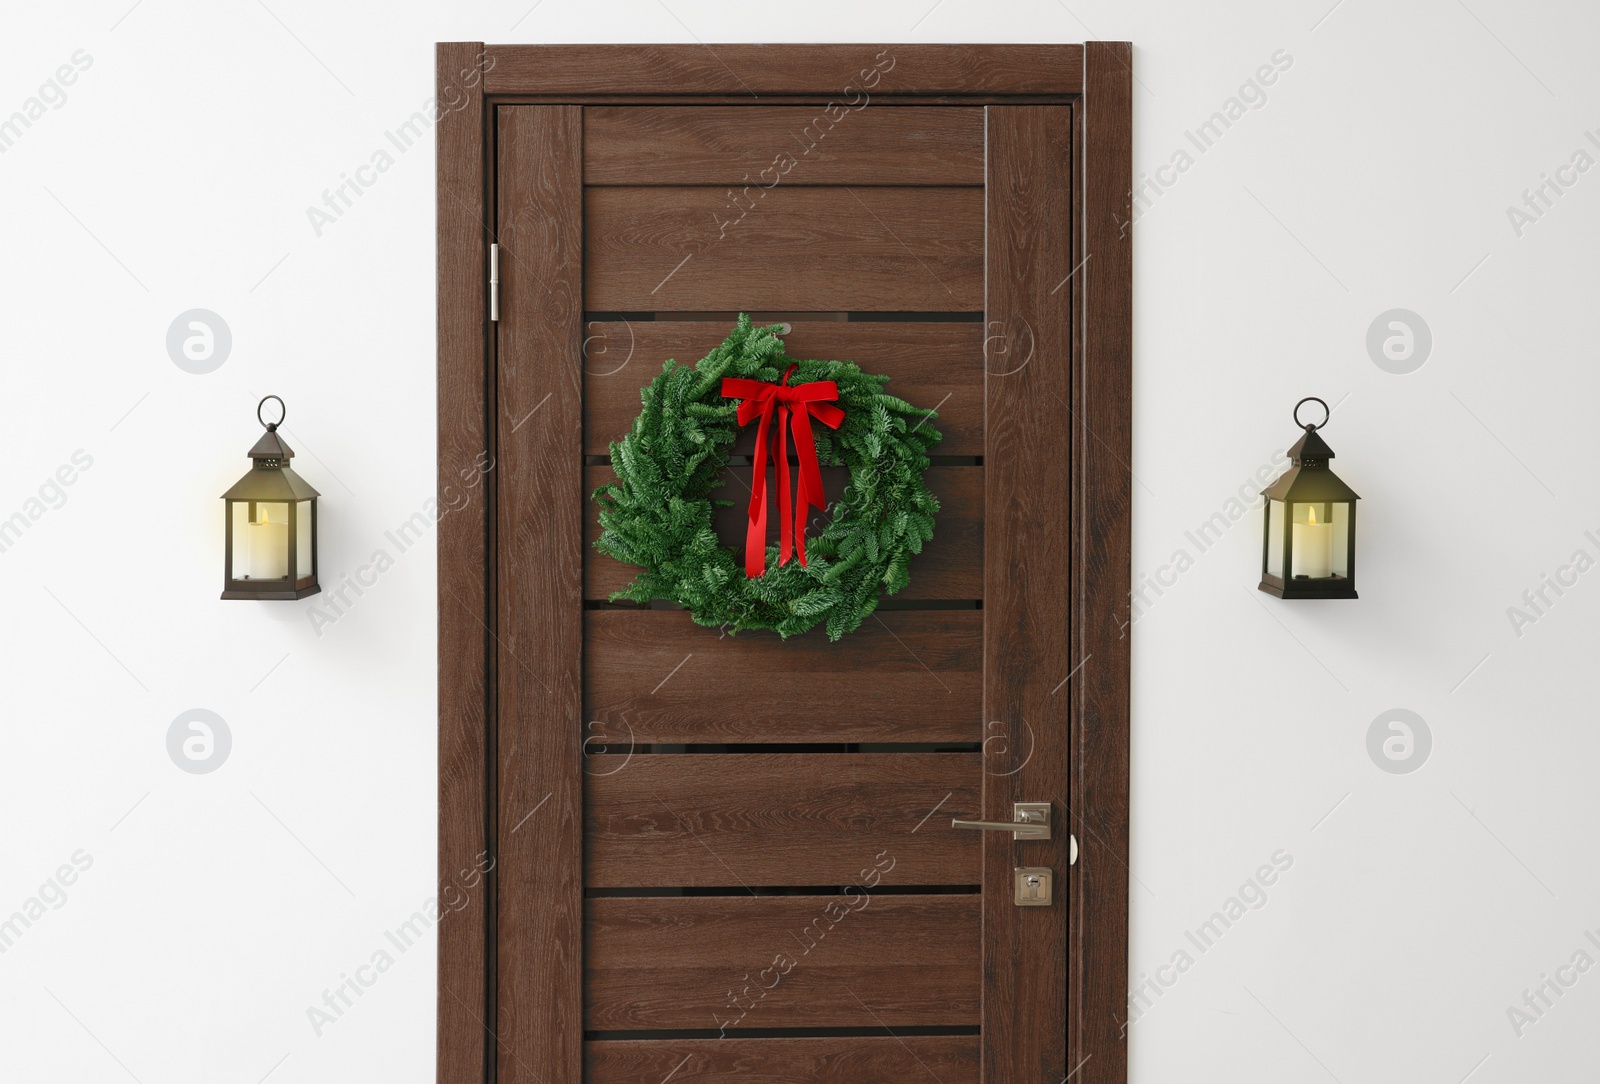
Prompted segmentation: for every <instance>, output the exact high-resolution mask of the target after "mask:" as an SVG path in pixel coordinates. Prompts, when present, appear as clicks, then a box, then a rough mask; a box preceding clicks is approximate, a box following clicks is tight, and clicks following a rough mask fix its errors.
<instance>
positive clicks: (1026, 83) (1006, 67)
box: [486, 44, 1083, 106]
mask: <svg viewBox="0 0 1600 1084" xmlns="http://www.w3.org/2000/svg"><path fill="white" fill-rule="evenodd" d="M486 71H487V76H486V86H487V88H488V92H489V93H490V94H563V95H578V94H604V95H618V94H664V95H695V94H728V95H741V96H744V97H748V98H749V99H750V101H751V103H752V104H754V103H755V101H756V97H757V96H758V95H768V94H831V95H836V96H837V100H838V101H839V102H840V103H841V104H843V105H845V106H854V105H857V104H859V103H860V102H861V101H863V100H867V99H870V98H871V97H874V96H882V95H891V94H955V95H960V94H985V93H989V94H1076V93H1078V92H1079V90H1080V89H1082V85H1083V46H1081V45H722V44H719V45H717V46H716V47H715V48H714V49H713V48H709V47H707V46H704V45H491V46H489V49H488V58H487V60H486ZM874 73H876V78H874Z"/></svg>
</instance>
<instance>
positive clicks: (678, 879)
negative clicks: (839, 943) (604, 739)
mask: <svg viewBox="0 0 1600 1084" xmlns="http://www.w3.org/2000/svg"><path fill="white" fill-rule="evenodd" d="M979 759H980V758H979V755H978V754H977V753H862V754H848V753H739V754H711V755H697V754H671V755H660V754H635V755H633V756H631V757H628V756H625V755H622V754H614V753H608V754H606V755H604V756H596V757H590V758H589V762H588V764H587V766H586V768H585V770H586V771H587V772H588V779H587V787H586V791H587V793H586V797H585V817H584V857H585V863H586V866H585V868H586V870H587V873H586V876H585V883H586V884H587V885H588V886H589V887H590V888H623V887H649V886H662V885H694V886H710V885H721V886H730V887H739V886H742V885H847V884H852V883H854V882H855V881H856V879H857V877H858V876H859V875H860V869H861V862H860V856H861V854H862V853H864V852H865V853H872V854H877V853H878V852H880V851H888V852H889V853H890V854H892V855H893V856H894V866H893V868H892V870H890V871H888V872H886V873H885V874H884V876H883V883H885V884H893V885H917V884H923V885H966V884H977V883H978V875H979V872H980V871H979V840H978V838H977V835H976V834H975V833H972V832H956V831H952V830H951V829H950V825H949V821H948V818H950V817H972V816H976V815H977V811H978V808H979V802H980V794H979V792H980V789H981V786H982V783H981V781H982V770H981V768H980V766H979V763H978V762H979ZM934 809H938V811H939V812H938V814H937V815H935V816H932V817H930V816H929V814H930V811H932V810H934Z"/></svg>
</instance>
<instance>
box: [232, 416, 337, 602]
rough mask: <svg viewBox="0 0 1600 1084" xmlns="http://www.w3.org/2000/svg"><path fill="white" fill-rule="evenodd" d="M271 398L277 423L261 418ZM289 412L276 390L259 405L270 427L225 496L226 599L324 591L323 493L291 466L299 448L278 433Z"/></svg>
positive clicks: (296, 595) (287, 596)
mask: <svg viewBox="0 0 1600 1084" xmlns="http://www.w3.org/2000/svg"><path fill="white" fill-rule="evenodd" d="M271 399H275V400H277V403H278V409H279V411H280V413H279V415H278V420H277V421H275V422H269V421H267V420H266V419H264V418H262V417H261V408H262V407H264V406H266V405H267V401H268V400H271ZM287 415H288V409H287V408H286V407H284V405H283V400H282V399H278V397H277V396H276V395H269V396H267V398H266V399H263V400H261V402H259V403H257V404H256V420H257V421H259V422H260V423H261V424H262V425H263V426H265V427H266V430H267V431H266V432H265V433H263V434H262V435H261V439H260V440H258V441H256V446H255V447H254V448H251V449H250V458H251V460H252V461H253V465H252V466H251V468H250V471H249V473H248V474H246V475H245V476H244V477H243V478H241V479H239V480H238V481H237V482H235V483H234V485H233V488H232V489H230V490H228V492H226V493H224V494H223V495H222V500H223V502H224V507H225V508H226V509H227V514H226V520H225V523H226V530H227V541H226V543H225V544H224V547H223V573H222V597H223V598H253V599H263V600H270V599H297V598H305V597H306V596H307V595H314V594H316V593H317V592H318V591H321V590H322V588H321V587H320V586H319V585H318V584H317V497H318V496H319V494H318V493H317V491H316V490H315V489H312V488H311V487H310V486H309V485H307V484H306V480H305V479H304V478H302V477H300V476H299V475H298V474H296V473H295V472H294V471H293V470H291V469H290V468H289V460H291V459H293V458H294V449H293V448H291V447H289V445H287V444H285V443H284V440H283V438H282V437H281V436H279V435H278V426H280V425H282V424H283V419H284V418H285V417H286V416H287Z"/></svg>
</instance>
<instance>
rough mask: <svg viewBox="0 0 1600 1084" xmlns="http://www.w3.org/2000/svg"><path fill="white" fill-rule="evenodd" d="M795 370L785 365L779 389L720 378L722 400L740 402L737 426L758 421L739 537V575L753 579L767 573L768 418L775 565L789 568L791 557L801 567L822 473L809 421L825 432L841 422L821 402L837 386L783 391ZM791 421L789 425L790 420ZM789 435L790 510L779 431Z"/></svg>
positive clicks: (834, 394) (825, 383)
mask: <svg viewBox="0 0 1600 1084" xmlns="http://www.w3.org/2000/svg"><path fill="white" fill-rule="evenodd" d="M797 368H798V366H796V365H791V366H789V368H788V369H787V370H786V371H785V372H784V374H783V383H782V384H763V383H762V382H761V381H759V380H741V379H737V378H735V377H724V378H723V381H722V394H723V395H724V396H726V397H727V398H729V399H741V400H743V402H741V403H740V404H739V424H740V425H749V424H750V421H751V419H753V418H757V417H759V418H760V419H761V425H760V427H759V428H757V430H756V454H755V462H754V465H753V472H754V477H753V479H752V481H753V483H754V484H752V485H751V487H750V526H749V528H748V530H747V531H746V532H745V541H744V574H745V575H746V576H748V577H750V578H751V579H755V578H756V577H757V576H760V575H761V574H762V573H763V572H765V571H766V570H767V432H768V429H769V428H770V423H771V421H772V415H773V412H774V411H776V412H777V414H778V447H777V453H776V454H777V459H778V486H779V489H780V491H781V492H780V493H779V495H778V513H779V530H778V564H779V565H785V564H788V563H789V558H790V557H791V556H795V557H799V558H800V566H801V567H802V568H804V567H805V563H806V536H805V531H806V516H807V515H808V514H809V510H810V509H812V508H821V507H823V500H822V469H821V467H820V466H819V465H818V464H817V445H816V440H815V438H813V437H812V435H811V418H812V417H813V416H815V417H816V419H817V421H819V422H821V423H822V424H823V425H826V426H827V427H828V428H829V429H837V428H839V423H841V422H843V421H844V411H842V410H840V409H839V408H838V407H836V406H832V405H830V404H829V403H827V402H823V401H822V400H829V399H833V400H836V399H838V398H839V385H837V384H835V383H834V382H833V381H831V380H819V381H817V382H816V383H813V384H800V385H798V386H796V387H792V388H791V387H789V374H790V373H793V372H794V371H795V369H797ZM791 414H792V415H793V416H794V421H793V422H792V423H791V422H790V421H789V417H790V415H791ZM785 426H790V427H791V428H792V430H793V432H794V449H795V454H796V455H798V456H799V458H800V484H799V486H798V487H797V489H796V490H795V498H794V508H793V510H792V511H791V510H790V507H789V500H788V497H789V457H788V455H787V454H785V452H784V447H783V440H784V427H785Z"/></svg>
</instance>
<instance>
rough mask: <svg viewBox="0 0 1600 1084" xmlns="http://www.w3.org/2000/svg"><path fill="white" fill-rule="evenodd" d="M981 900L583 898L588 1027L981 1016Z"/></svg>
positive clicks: (904, 1021) (913, 1022)
mask: <svg viewBox="0 0 1600 1084" xmlns="http://www.w3.org/2000/svg"><path fill="white" fill-rule="evenodd" d="M864 860H865V861H866V862H867V864H869V865H870V864H871V861H872V856H871V855H865V856H864ZM982 900H983V897H982V896H980V895H970V894H966V895H941V896H872V895H870V894H867V893H865V892H863V893H862V894H859V895H853V896H761V897H742V898H741V897H683V898H659V899H592V900H586V901H584V916H585V941H584V944H585V954H584V973H585V982H584V1028H585V1030H593V1031H616V1030H632V1029H651V1028H697V1029H704V1028H711V1029H718V1028H724V1027H727V1028H735V1027H873V1026H878V1027H888V1028H900V1027H905V1026H918V1025H968V1026H971V1025H976V1024H977V1023H978V1022H979V1015H978V1001H979V996H980V993H981V971H982V968H981V964H980V958H979V942H980V925H979V924H980V922H981V913H980V912H981V904H982ZM730 991H731V995H730ZM844 991H849V993H848V994H846V993H845V992H844Z"/></svg>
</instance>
